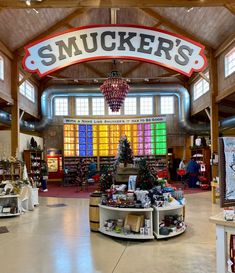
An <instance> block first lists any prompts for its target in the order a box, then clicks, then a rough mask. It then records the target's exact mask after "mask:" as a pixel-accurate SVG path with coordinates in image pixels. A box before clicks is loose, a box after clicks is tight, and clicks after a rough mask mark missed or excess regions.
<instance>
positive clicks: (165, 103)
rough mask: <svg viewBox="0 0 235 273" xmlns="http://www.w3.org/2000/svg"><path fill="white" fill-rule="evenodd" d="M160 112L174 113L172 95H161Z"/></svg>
mask: <svg viewBox="0 0 235 273" xmlns="http://www.w3.org/2000/svg"><path fill="white" fill-rule="evenodd" d="M161 114H164V115H166V114H174V97H173V96H171V97H161Z"/></svg>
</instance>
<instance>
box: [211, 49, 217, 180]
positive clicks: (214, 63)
mask: <svg viewBox="0 0 235 273" xmlns="http://www.w3.org/2000/svg"><path fill="white" fill-rule="evenodd" d="M209 72H210V116H211V122H210V124H211V154H212V155H213V154H214V153H215V154H218V138H219V114H218V112H219V110H218V104H217V103H216V97H217V96H218V72H217V60H216V58H215V54H214V52H213V51H212V50H210V60H209ZM211 175H212V177H216V176H218V166H217V165H212V171H211Z"/></svg>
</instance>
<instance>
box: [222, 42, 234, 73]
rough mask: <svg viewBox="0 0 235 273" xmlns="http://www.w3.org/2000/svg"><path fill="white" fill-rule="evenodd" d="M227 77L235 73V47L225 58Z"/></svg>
mask: <svg viewBox="0 0 235 273" xmlns="http://www.w3.org/2000/svg"><path fill="white" fill-rule="evenodd" d="M224 69H225V77H227V76H229V75H230V74H232V73H233V72H234V71H235V47H234V48H233V49H232V50H231V51H230V52H229V53H228V54H226V55H225V58H224Z"/></svg>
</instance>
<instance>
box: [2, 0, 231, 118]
mask: <svg viewBox="0 0 235 273" xmlns="http://www.w3.org/2000/svg"><path fill="white" fill-rule="evenodd" d="M114 7H117V13H116V20H115V23H121V24H137V25H145V26H150V27H158V28H160V29H164V30H168V31H171V32H176V33H181V34H183V35H185V36H188V37H190V38H192V39H194V40H196V41H199V42H201V43H203V44H204V45H205V46H206V48H207V50H210V49H217V48H218V47H219V46H220V45H221V44H222V43H223V42H224V41H225V40H226V39H227V38H228V37H230V35H232V34H233V33H234V29H235V4H234V1H233V0H230V1H229V0H227V1H220V0H204V1H201V0H188V1H187V0H178V1H172V0H150V1H143V0H138V1H137V0H129V1H123V0H113V1H102V0H99V1H97V0H89V1H87V0H81V1H75V0H67V1H55V0H40V1H38V0H31V6H26V3H25V1H23V0H5V1H4V0H0V37H1V38H0V40H1V42H3V43H4V44H5V45H6V46H7V47H8V48H9V50H11V51H12V52H15V53H17V54H20V55H22V53H23V46H24V45H27V44H28V43H29V42H32V41H33V40H35V39H38V38H40V37H43V36H45V35H49V34H51V33H54V32H59V31H63V30H65V29H68V28H72V27H79V26H82V25H92V24H110V23H111V20H112V19H111V12H110V11H111V9H110V8H114ZM97 67H99V69H97ZM117 68H118V70H119V71H120V72H121V73H122V75H123V76H124V77H126V78H127V79H130V81H131V82H137V83H139V82H143V83H147V82H148V83H157V82H166V81H167V82H179V81H181V82H187V81H188V79H187V78H186V77H184V76H181V75H178V74H177V73H175V72H173V71H170V70H167V69H163V68H161V67H158V66H155V65H152V64H147V63H139V62H136V61H127V60H124V61H119V62H117ZM111 69H112V62H111V61H105V62H102V65H100V63H98V64H97V62H90V63H85V64H79V65H73V66H71V67H68V68H65V69H63V70H61V71H59V72H57V73H53V74H52V75H51V76H49V77H47V79H44V80H43V81H44V83H45V84H49V83H51V82H52V83H58V84H60V83H74V82H76V83H80V84H94V82H99V81H100V82H101V81H103V79H104V78H105V77H106V76H107V73H108V72H110V71H111ZM228 101H234V97H231V100H230V98H228ZM226 107H227V108H226ZM231 111H232V110H231V106H230V105H228V102H227V106H226V105H225V104H224V106H222V104H221V107H220V112H221V117H222V116H226V115H227V114H228V115H229V114H231Z"/></svg>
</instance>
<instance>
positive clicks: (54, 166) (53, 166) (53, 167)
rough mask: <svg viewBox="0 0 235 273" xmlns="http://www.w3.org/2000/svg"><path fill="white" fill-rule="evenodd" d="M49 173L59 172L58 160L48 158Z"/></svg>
mask: <svg viewBox="0 0 235 273" xmlns="http://www.w3.org/2000/svg"><path fill="white" fill-rule="evenodd" d="M47 166H48V172H58V158H56V157H54V158H47Z"/></svg>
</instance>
